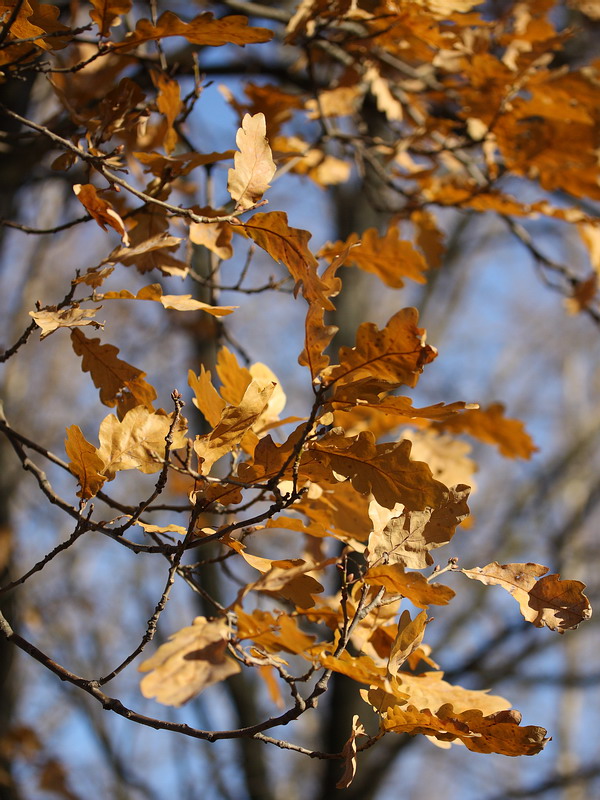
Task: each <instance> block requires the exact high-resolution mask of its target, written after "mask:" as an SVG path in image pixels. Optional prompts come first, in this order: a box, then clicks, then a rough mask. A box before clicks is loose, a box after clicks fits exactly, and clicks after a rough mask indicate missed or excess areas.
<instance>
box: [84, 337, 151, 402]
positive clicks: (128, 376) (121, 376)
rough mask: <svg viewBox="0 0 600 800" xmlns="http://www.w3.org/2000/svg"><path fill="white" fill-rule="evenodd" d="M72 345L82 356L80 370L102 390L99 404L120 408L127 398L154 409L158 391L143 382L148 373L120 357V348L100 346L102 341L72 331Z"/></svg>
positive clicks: (107, 345)
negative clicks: (120, 404)
mask: <svg viewBox="0 0 600 800" xmlns="http://www.w3.org/2000/svg"><path fill="white" fill-rule="evenodd" d="M71 344H72V346H73V350H74V351H75V353H76V354H77V355H78V356H81V369H82V370H83V371H84V372H89V373H90V375H91V377H92V380H93V382H94V386H95V387H96V388H97V389H100V401H101V402H102V403H104V405H105V406H109V407H111V408H112V407H113V406H115V405H117V403H119V402H120V400H122V399H123V398H124V397H125V396H131V397H133V398H134V399H135V400H136V401H137V402H138V403H140V404H142V405H144V406H146V407H147V408H149V409H151V408H152V403H153V401H154V400H156V390H155V389H154V387H153V386H151V385H150V384H149V383H147V382H146V381H145V380H144V376H145V375H146V373H145V372H142V371H141V370H139V369H137V367H132V366H131V364H128V363H127V362H126V361H122V360H121V359H120V358H117V353H118V352H119V348H118V347H115V346H114V345H112V344H100V339H88V338H87V337H86V336H85V335H84V334H83V333H82V332H81V331H80V330H74V331H72V332H71Z"/></svg>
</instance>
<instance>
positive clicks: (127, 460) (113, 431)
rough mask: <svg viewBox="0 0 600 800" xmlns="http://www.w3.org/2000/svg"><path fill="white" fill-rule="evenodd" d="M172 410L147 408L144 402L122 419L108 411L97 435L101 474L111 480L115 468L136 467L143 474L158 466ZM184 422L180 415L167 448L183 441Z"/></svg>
mask: <svg viewBox="0 0 600 800" xmlns="http://www.w3.org/2000/svg"><path fill="white" fill-rule="evenodd" d="M172 421H173V415H172V414H169V415H168V414H165V413H164V412H162V413H161V412H150V411H148V409H147V408H146V407H145V406H136V407H135V408H132V409H131V410H130V411H128V412H127V413H126V414H125V416H124V417H123V419H122V420H118V419H117V417H115V416H114V414H109V415H108V416H107V417H105V418H104V419H103V420H102V423H101V424H100V430H99V432H98V438H99V440H100V447H99V448H98V451H97V452H98V457H99V458H100V459H101V460H102V462H103V464H104V468H103V470H102V472H103V474H104V475H106V477H107V479H108V480H109V481H111V480H112V479H113V478H114V477H115V475H116V473H117V472H119V471H121V470H125V469H137V470H139V471H140V472H143V473H145V474H149V473H153V472H158V471H159V470H161V469H162V466H163V459H164V457H165V448H166V442H165V437H166V436H167V434H168V433H169V429H170V427H171V423H172ZM185 433H186V424H185V420H183V419H181V420H180V422H179V425H178V426H177V427H176V429H175V430H174V431H173V444H172V445H171V450H179V449H180V448H182V447H184V446H185V444H186V441H187V440H186V438H185Z"/></svg>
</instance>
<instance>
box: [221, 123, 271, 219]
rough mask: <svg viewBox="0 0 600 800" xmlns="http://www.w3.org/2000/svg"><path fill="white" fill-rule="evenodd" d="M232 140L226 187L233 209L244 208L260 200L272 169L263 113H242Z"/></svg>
mask: <svg viewBox="0 0 600 800" xmlns="http://www.w3.org/2000/svg"><path fill="white" fill-rule="evenodd" d="M235 141H236V144H237V146H238V148H239V152H237V153H236V154H235V156H234V165H235V166H234V168H233V169H230V170H229V173H228V180H227V190H228V191H229V194H230V195H231V197H232V198H233V199H234V200H235V201H236V209H238V210H239V209H248V208H252V206H254V205H256V203H258V202H259V201H260V200H261V198H262V196H263V194H264V193H265V192H266V191H267V189H268V188H269V185H270V183H269V181H270V180H271V178H272V177H273V175H274V174H275V170H276V166H275V162H274V161H273V157H272V155H271V148H270V147H269V143H268V142H267V124H266V121H265V115H264V114H262V113H260V114H255V115H254V116H253V117H251V116H250V114H246V115H245V116H244V118H243V120H242V127H241V128H240V129H239V130H238V132H237V136H236V139H235Z"/></svg>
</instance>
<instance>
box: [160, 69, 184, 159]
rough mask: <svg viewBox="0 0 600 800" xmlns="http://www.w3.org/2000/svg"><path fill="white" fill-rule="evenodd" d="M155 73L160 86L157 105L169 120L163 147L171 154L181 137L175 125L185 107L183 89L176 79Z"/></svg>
mask: <svg viewBox="0 0 600 800" xmlns="http://www.w3.org/2000/svg"><path fill="white" fill-rule="evenodd" d="M154 74H155V75H156V85H157V88H158V94H157V96H156V107H157V108H158V110H159V111H160V113H161V114H164V116H165V119H166V121H167V130H166V133H165V136H164V140H163V147H164V148H165V152H166V154H167V155H171V153H172V152H173V150H174V149H175V147H176V145H177V141H178V138H179V137H178V136H177V131H176V130H175V128H174V127H173V125H174V123H175V120H176V119H177V117H178V116H179V113H180V111H181V109H182V107H183V104H182V102H181V90H180V87H179V83H178V82H177V81H176V80H173V79H171V78H168V77H167V76H166V75H163V73H160V72H159V73H154Z"/></svg>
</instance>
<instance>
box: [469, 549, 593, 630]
mask: <svg viewBox="0 0 600 800" xmlns="http://www.w3.org/2000/svg"><path fill="white" fill-rule="evenodd" d="M460 571H461V572H462V573H463V575H466V576H467V578H473V579H474V580H478V581H480V582H481V583H484V584H486V585H493V586H501V587H502V588H503V589H505V590H506V591H507V592H509V593H510V594H511V595H512V596H513V597H514V598H515V600H516V601H517V602H518V604H519V607H520V609H521V614H522V615H523V617H524V618H525V619H526V620H527V622H532V623H533V624H534V625H535V626H536V627H537V628H543V627H544V626H547V627H548V628H550V630H552V631H558V632H559V633H564V632H565V631H566V630H568V629H570V628H576V627H577V626H578V625H579V624H580V623H581V622H583V621H584V620H586V619H589V618H590V617H591V616H592V608H591V606H590V602H589V600H588V599H587V597H586V596H585V595H584V593H583V590H584V589H585V584H584V583H581V581H573V580H561V579H560V576H559V575H546V573H547V572H548V567H544V566H542V565H541V564H531V563H528V564H498V563H497V562H496V561H493V562H492V563H491V564H487V565H486V566H485V567H476V568H475V569H462V570H460ZM542 576H544V577H542Z"/></svg>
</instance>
